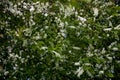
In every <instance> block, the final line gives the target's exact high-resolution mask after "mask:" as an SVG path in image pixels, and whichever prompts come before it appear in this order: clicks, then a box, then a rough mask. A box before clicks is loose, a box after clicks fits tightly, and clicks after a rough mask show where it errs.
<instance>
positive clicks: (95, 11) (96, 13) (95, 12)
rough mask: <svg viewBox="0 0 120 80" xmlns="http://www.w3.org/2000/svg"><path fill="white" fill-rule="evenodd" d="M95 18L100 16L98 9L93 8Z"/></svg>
mask: <svg viewBox="0 0 120 80" xmlns="http://www.w3.org/2000/svg"><path fill="white" fill-rule="evenodd" d="M93 12H94V14H93V15H94V16H98V8H93Z"/></svg>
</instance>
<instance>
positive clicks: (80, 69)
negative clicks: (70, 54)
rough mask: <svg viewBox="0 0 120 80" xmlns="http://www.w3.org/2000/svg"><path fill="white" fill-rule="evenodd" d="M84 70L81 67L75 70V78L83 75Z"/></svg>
mask: <svg viewBox="0 0 120 80" xmlns="http://www.w3.org/2000/svg"><path fill="white" fill-rule="evenodd" d="M83 72H84V70H83V68H82V67H79V68H78V69H77V71H76V72H75V74H77V77H80V76H81V75H82V74H83Z"/></svg>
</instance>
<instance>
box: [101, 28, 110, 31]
mask: <svg viewBox="0 0 120 80" xmlns="http://www.w3.org/2000/svg"><path fill="white" fill-rule="evenodd" d="M103 30H104V31H111V30H112V28H105V29H103Z"/></svg>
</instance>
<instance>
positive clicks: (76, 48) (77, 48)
mask: <svg viewBox="0 0 120 80" xmlns="http://www.w3.org/2000/svg"><path fill="white" fill-rule="evenodd" d="M72 48H73V49H75V50H80V48H79V47H76V46H74V47H72Z"/></svg>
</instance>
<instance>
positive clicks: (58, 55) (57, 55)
mask: <svg viewBox="0 0 120 80" xmlns="http://www.w3.org/2000/svg"><path fill="white" fill-rule="evenodd" d="M52 52H53V53H55V55H56V57H59V58H61V55H60V54H59V53H58V52H56V51H52Z"/></svg>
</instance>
